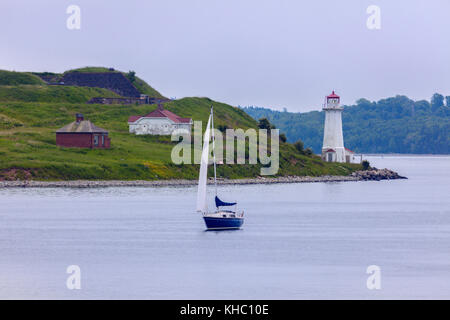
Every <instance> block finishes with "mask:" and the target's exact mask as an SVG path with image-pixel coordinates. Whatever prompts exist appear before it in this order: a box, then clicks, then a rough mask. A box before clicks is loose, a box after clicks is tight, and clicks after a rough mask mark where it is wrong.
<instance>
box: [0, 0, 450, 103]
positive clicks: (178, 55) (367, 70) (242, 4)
mask: <svg viewBox="0 0 450 320" xmlns="http://www.w3.org/2000/svg"><path fill="white" fill-rule="evenodd" d="M70 4H76V5H79V6H80V8H81V30H68V29H67V28H66V19H67V17H68V15H67V14H66V8H67V7H68V6H69V5H70ZM372 4H374V5H378V6H379V7H380V8H381V30H369V29H367V27H366V20H367V17H368V14H367V13H366V8H367V7H368V6H369V5H372ZM449 13H450V1H449V0H430V1H420V0H408V1H403V0H396V1H393V0H370V1H366V0H343V1H332V0H328V1H325V0H323V1H288V0H284V1H283V0H277V1H275V0H272V1H266V0H226V1H225V0H220V1H219V0H177V1H173V0H172V1H171V0H152V1H137V0H127V1H111V0H71V1H65V0H54V1H49V0H41V1H36V0H33V1H19V0H13V1H12V0H2V1H1V2H0V36H1V39H2V40H1V42H0V43H1V44H0V68H1V69H8V70H16V71H30V70H31V71H53V72H61V71H64V70H67V69H70V68H75V67H82V66H107V67H114V68H117V69H120V70H124V71H128V70H135V71H136V72H137V75H138V76H140V77H142V78H143V79H144V80H146V81H147V82H148V83H149V84H151V85H152V86H153V87H155V88H156V89H158V90H159V91H160V92H162V93H163V94H164V95H166V96H169V97H177V98H180V97H184V96H208V97H210V98H212V99H215V100H218V101H223V102H227V103H230V104H233V105H238V104H240V105H258V106H264V107H273V108H278V109H279V108H282V107H286V108H288V110H290V111H306V110H312V109H319V108H320V106H321V103H322V101H323V96H325V95H326V94H328V93H329V92H330V91H331V90H333V89H335V90H336V91H337V93H338V94H340V95H341V96H342V100H343V102H344V103H347V104H350V103H353V102H354V101H355V100H356V99H358V98H360V97H366V98H368V99H370V100H378V99H380V98H384V97H388V96H393V95H395V94H405V95H407V96H409V97H411V98H413V99H429V98H430V96H431V95H432V94H433V93H434V92H436V91H437V92H440V93H442V94H446V95H450V18H449Z"/></svg>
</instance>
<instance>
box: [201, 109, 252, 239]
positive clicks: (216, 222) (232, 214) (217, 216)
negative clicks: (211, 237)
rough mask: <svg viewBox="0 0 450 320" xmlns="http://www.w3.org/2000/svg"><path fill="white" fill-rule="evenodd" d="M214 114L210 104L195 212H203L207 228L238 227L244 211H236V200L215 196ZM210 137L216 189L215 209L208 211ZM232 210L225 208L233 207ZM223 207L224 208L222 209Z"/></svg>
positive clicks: (215, 182)
mask: <svg viewBox="0 0 450 320" xmlns="http://www.w3.org/2000/svg"><path fill="white" fill-rule="evenodd" d="M213 129H214V114H213V107H212V106H211V114H210V115H209V119H208V124H207V125H206V130H205V134H204V137H203V150H202V158H201V162H200V174H199V177H198V191H197V212H201V213H202V214H203V220H204V221H205V224H206V229H207V230H230V229H239V228H240V227H241V226H242V224H243V223H244V212H243V211H241V212H237V210H236V206H237V203H236V202H225V201H222V200H220V199H219V197H218V196H217V174H216V154H215V148H214V147H215V138H214V130H213ZM211 139H212V149H213V163H214V186H215V190H216V196H215V204H216V210H215V211H209V209H208V204H207V201H206V196H207V192H206V188H207V179H208V162H209V154H210V152H209V141H210V140H211ZM233 206H234V210H227V208H228V207H233ZM223 207H225V209H222V208H223Z"/></svg>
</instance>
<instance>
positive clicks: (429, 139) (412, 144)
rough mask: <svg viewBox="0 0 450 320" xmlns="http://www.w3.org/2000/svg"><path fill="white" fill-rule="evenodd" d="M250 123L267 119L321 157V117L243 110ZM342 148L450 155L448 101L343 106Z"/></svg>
mask: <svg viewBox="0 0 450 320" xmlns="http://www.w3.org/2000/svg"><path fill="white" fill-rule="evenodd" d="M242 109H243V110H244V111H245V112H247V113H248V114H249V115H250V116H251V117H253V118H254V119H257V120H260V119H267V120H268V121H270V123H272V124H273V125H275V126H276V127H277V128H279V129H280V131H281V132H282V133H284V134H285V135H286V138H287V140H288V141H289V142H292V143H293V142H295V141H298V140H301V141H303V144H304V146H305V147H310V148H312V150H313V151H314V152H315V153H320V152H321V149H322V140H323V126H324V120H325V114H324V112H323V111H310V112H304V113H293V112H287V110H286V109H283V111H275V110H271V109H268V108H261V107H255V106H247V107H243V108H242ZM342 125H343V131H344V143H345V146H346V147H347V148H349V149H351V150H353V151H355V152H357V153H415V154H450V96H444V95H442V94H439V93H435V94H433V96H432V97H431V99H430V101H427V100H419V101H413V100H411V99H409V98H408V97H406V96H401V95H397V96H395V97H390V98H386V99H381V100H379V101H372V102H371V101H369V100H367V99H359V100H358V101H357V102H356V104H354V105H350V106H344V111H343V114H342Z"/></svg>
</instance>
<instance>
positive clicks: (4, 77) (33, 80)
mask: <svg viewBox="0 0 450 320" xmlns="http://www.w3.org/2000/svg"><path fill="white" fill-rule="evenodd" d="M20 84H34V85H42V84H45V82H44V81H43V80H42V79H41V78H39V77H38V76H36V75H34V74H32V73H28V72H15V71H6V70H0V86H15V85H20Z"/></svg>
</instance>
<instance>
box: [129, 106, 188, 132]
mask: <svg viewBox="0 0 450 320" xmlns="http://www.w3.org/2000/svg"><path fill="white" fill-rule="evenodd" d="M128 125H129V128H130V133H134V134H139V135H141V134H142V135H144V134H149V135H171V134H172V133H173V132H174V131H178V130H179V132H186V133H188V134H190V133H191V128H192V119H191V118H181V117H179V116H177V115H176V114H175V113H173V112H170V111H169V110H165V109H164V108H163V107H162V106H158V109H156V110H155V111H152V112H150V113H149V114H147V115H145V116H130V117H129V118H128Z"/></svg>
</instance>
